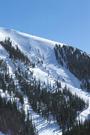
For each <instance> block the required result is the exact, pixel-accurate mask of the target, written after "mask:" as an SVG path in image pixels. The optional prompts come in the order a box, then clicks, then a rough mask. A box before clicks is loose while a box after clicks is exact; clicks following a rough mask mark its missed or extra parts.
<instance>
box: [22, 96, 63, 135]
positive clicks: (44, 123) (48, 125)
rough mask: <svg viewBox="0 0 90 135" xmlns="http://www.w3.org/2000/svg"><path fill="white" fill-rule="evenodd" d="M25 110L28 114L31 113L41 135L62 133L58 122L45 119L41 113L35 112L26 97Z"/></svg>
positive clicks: (60, 134) (59, 134) (58, 134)
mask: <svg viewBox="0 0 90 135" xmlns="http://www.w3.org/2000/svg"><path fill="white" fill-rule="evenodd" d="M24 110H25V112H26V114H27V111H29V114H30V116H31V118H32V122H33V124H34V125H35V127H36V130H37V131H38V134H39V135H62V132H61V131H60V128H59V126H58V124H57V123H56V122H55V121H54V120H51V121H49V120H45V119H44V118H42V117H41V116H40V115H39V114H37V113H35V112H34V111H33V110H32V107H31V106H30V105H29V104H28V99H27V98H26V97H25V98H24Z"/></svg>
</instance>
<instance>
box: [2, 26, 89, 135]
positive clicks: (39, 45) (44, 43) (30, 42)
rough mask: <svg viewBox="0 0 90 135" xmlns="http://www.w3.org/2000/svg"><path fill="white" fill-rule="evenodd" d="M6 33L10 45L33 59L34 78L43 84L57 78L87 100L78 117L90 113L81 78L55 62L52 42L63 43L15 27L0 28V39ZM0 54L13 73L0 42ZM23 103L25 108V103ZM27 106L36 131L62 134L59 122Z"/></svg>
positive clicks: (53, 43)
mask: <svg viewBox="0 0 90 135" xmlns="http://www.w3.org/2000/svg"><path fill="white" fill-rule="evenodd" d="M7 37H10V38H11V40H12V43H13V46H15V45H18V47H19V49H20V50H21V51H22V52H23V53H24V54H25V55H27V56H28V58H29V59H30V61H32V62H34V63H35V65H36V66H35V68H31V67H30V70H31V71H33V76H34V77H35V78H36V79H37V80H40V81H41V82H45V83H46V84H47V83H49V84H51V85H52V86H53V85H54V84H55V81H56V80H59V81H60V82H61V86H62V87H65V85H66V86H67V87H68V88H70V91H71V92H72V93H73V94H76V95H78V96H79V97H81V98H82V99H83V100H84V101H85V102H87V101H88V103H89V106H88V108H86V109H85V110H83V111H82V112H81V113H80V116H79V119H80V120H82V121H85V119H87V118H88V116H89V115H90V93H87V92H85V91H82V90H81V89H80V81H79V80H78V79H77V78H76V77H75V76H74V75H73V74H72V73H71V72H70V71H69V70H68V69H66V68H65V67H62V66H61V65H59V64H58V62H57V60H56V57H55V53H54V46H55V44H60V45H61V46H63V43H58V42H56V41H51V40H47V39H44V38H40V37H36V36H32V35H29V34H26V33H21V32H18V31H15V30H10V29H4V28H0V40H4V39H5V38H7ZM0 58H3V59H6V61H7V64H8V67H9V73H10V74H12V75H13V74H14V71H15V65H14V63H12V61H11V60H10V59H9V58H8V54H7V52H6V51H5V50H4V48H3V47H2V46H1V45H0ZM42 61H43V63H42ZM18 64H19V63H18ZM22 68H23V66H22ZM25 107H26V108H27V105H26V106H25ZM29 109H30V113H31V114H32V117H33V122H34V124H35V126H36V129H37V130H38V132H39V135H42V134H43V135H61V132H60V131H58V130H57V129H58V125H57V124H56V123H53V122H51V123H50V122H48V121H46V120H45V119H44V118H42V117H41V116H40V115H38V114H36V113H35V112H33V110H32V109H31V108H29ZM26 110H27V109H26ZM58 132H59V133H58Z"/></svg>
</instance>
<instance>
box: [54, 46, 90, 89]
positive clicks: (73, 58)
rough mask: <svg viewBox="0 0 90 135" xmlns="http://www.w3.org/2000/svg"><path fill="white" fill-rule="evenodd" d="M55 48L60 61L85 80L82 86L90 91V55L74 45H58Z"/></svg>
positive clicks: (80, 78)
mask: <svg viewBox="0 0 90 135" xmlns="http://www.w3.org/2000/svg"><path fill="white" fill-rule="evenodd" d="M54 50H55V54H56V58H57V60H58V62H59V63H60V64H61V65H66V66H67V68H68V69H69V70H70V71H71V72H72V73H73V74H74V75H75V76H76V77H77V78H78V79H79V80H81V81H82V80H83V81H82V83H81V86H82V87H83V88H87V90H88V91H90V81H89V80H90V57H89V56H88V55H87V54H86V53H85V52H82V51H81V50H79V49H77V48H74V47H72V46H65V45H63V46H60V45H56V46H55V48H54ZM83 82H84V83H83Z"/></svg>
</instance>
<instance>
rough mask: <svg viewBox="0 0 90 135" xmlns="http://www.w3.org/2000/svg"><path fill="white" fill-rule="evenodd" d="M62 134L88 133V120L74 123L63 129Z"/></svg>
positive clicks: (89, 127) (85, 134)
mask: <svg viewBox="0 0 90 135" xmlns="http://www.w3.org/2000/svg"><path fill="white" fill-rule="evenodd" d="M63 135H90V121H89V120H88V121H85V122H84V123H80V122H79V123H76V124H74V125H73V126H72V128H71V129H69V130H67V131H65V132H64V133H63Z"/></svg>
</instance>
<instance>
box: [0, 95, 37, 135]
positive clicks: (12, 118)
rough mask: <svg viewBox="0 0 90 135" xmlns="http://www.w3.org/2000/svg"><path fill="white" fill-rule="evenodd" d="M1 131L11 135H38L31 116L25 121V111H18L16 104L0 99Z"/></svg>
mask: <svg viewBox="0 0 90 135" xmlns="http://www.w3.org/2000/svg"><path fill="white" fill-rule="evenodd" d="M0 131H1V132H3V133H5V134H10V135H36V134H37V133H36V130H35V127H33V125H32V120H29V115H27V119H26V120H25V113H24V111H23V110H22V111H18V109H17V105H16V103H15V102H11V101H10V100H9V101H8V102H7V101H6V99H5V98H4V99H2V98H1V97H0Z"/></svg>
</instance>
